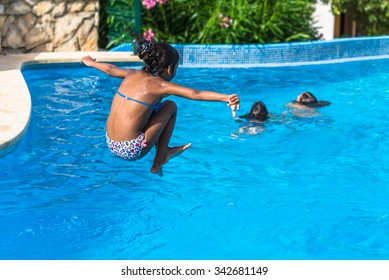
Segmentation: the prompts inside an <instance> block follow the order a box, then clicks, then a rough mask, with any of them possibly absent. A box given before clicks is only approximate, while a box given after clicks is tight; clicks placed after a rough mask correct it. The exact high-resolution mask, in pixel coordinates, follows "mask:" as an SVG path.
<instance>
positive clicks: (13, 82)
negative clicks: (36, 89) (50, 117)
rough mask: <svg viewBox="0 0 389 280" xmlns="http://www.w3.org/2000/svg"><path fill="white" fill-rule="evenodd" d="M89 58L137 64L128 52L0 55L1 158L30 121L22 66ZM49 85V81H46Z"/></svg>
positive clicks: (21, 135) (10, 148) (30, 106)
mask: <svg viewBox="0 0 389 280" xmlns="http://www.w3.org/2000/svg"><path fill="white" fill-rule="evenodd" d="M86 55H90V56H92V57H93V58H96V59H97V60H98V61H106V62H135V61H136V62H138V61H140V60H139V58H138V57H137V56H134V55H133V54H132V53H131V52H57V53H31V54H15V55H4V56H1V55H0V157H2V156H4V155H5V154H7V153H8V152H9V151H11V150H12V148H13V147H15V145H16V144H17V143H18V142H19V141H20V140H21V139H22V137H23V135H24V134H25V132H26V131H27V128H28V125H29V122H30V118H31V108H32V103H31V96H30V92H29V90H28V87H27V84H26V82H25V80H24V78H23V75H22V73H21V68H22V66H23V65H28V64H41V63H63V62H79V61H80V60H81V58H82V57H83V56H86ZM48 82H49V81H48Z"/></svg>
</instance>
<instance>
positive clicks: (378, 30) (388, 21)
mask: <svg viewBox="0 0 389 280" xmlns="http://www.w3.org/2000/svg"><path fill="white" fill-rule="evenodd" d="M322 2H323V3H326V4H328V3H330V2H331V7H332V12H333V13H334V14H336V15H340V14H341V13H351V14H352V15H353V18H354V20H355V21H356V22H357V23H358V25H359V26H361V28H362V29H363V30H364V34H363V35H368V36H379V35H387V34H388V33H389V1H388V0H332V1H330V0H322Z"/></svg>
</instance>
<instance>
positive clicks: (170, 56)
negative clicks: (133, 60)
mask: <svg viewBox="0 0 389 280" xmlns="http://www.w3.org/2000/svg"><path fill="white" fill-rule="evenodd" d="M138 57H139V58H140V59H142V60H143V61H144V63H145V65H144V66H143V68H142V70H144V71H146V72H147V73H149V74H151V75H155V74H158V73H161V72H162V71H163V69H165V68H166V67H168V66H170V65H174V64H176V63H178V60H179V58H180V56H179V54H178V51H177V50H176V49H175V48H173V47H172V46H171V45H170V44H168V43H166V42H155V41H154V40H152V41H145V40H141V41H140V42H139V47H138Z"/></svg>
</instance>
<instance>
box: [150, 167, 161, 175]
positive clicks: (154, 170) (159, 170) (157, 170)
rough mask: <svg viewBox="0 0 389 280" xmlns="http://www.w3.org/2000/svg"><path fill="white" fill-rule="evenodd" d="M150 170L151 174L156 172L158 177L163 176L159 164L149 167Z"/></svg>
mask: <svg viewBox="0 0 389 280" xmlns="http://www.w3.org/2000/svg"><path fill="white" fill-rule="evenodd" d="M150 172H151V173H153V174H158V176H159V177H162V176H163V173H162V166H159V167H155V166H153V167H151V169H150Z"/></svg>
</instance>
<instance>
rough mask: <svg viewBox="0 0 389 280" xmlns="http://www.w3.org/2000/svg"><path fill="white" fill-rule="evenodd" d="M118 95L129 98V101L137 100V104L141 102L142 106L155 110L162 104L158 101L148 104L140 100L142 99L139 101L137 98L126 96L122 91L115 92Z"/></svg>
mask: <svg viewBox="0 0 389 280" xmlns="http://www.w3.org/2000/svg"><path fill="white" fill-rule="evenodd" d="M116 93H117V94H118V95H119V96H121V97H123V98H124V99H126V100H131V101H134V102H138V103H139V104H142V105H144V106H147V107H151V108H153V109H154V111H155V112H158V110H159V109H160V108H161V105H162V102H161V101H159V102H158V103H157V104H155V105H152V104H149V103H146V102H142V101H139V100H136V99H134V98H131V97H128V96H127V95H124V94H123V93H120V92H119V91H117V92H116Z"/></svg>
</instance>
